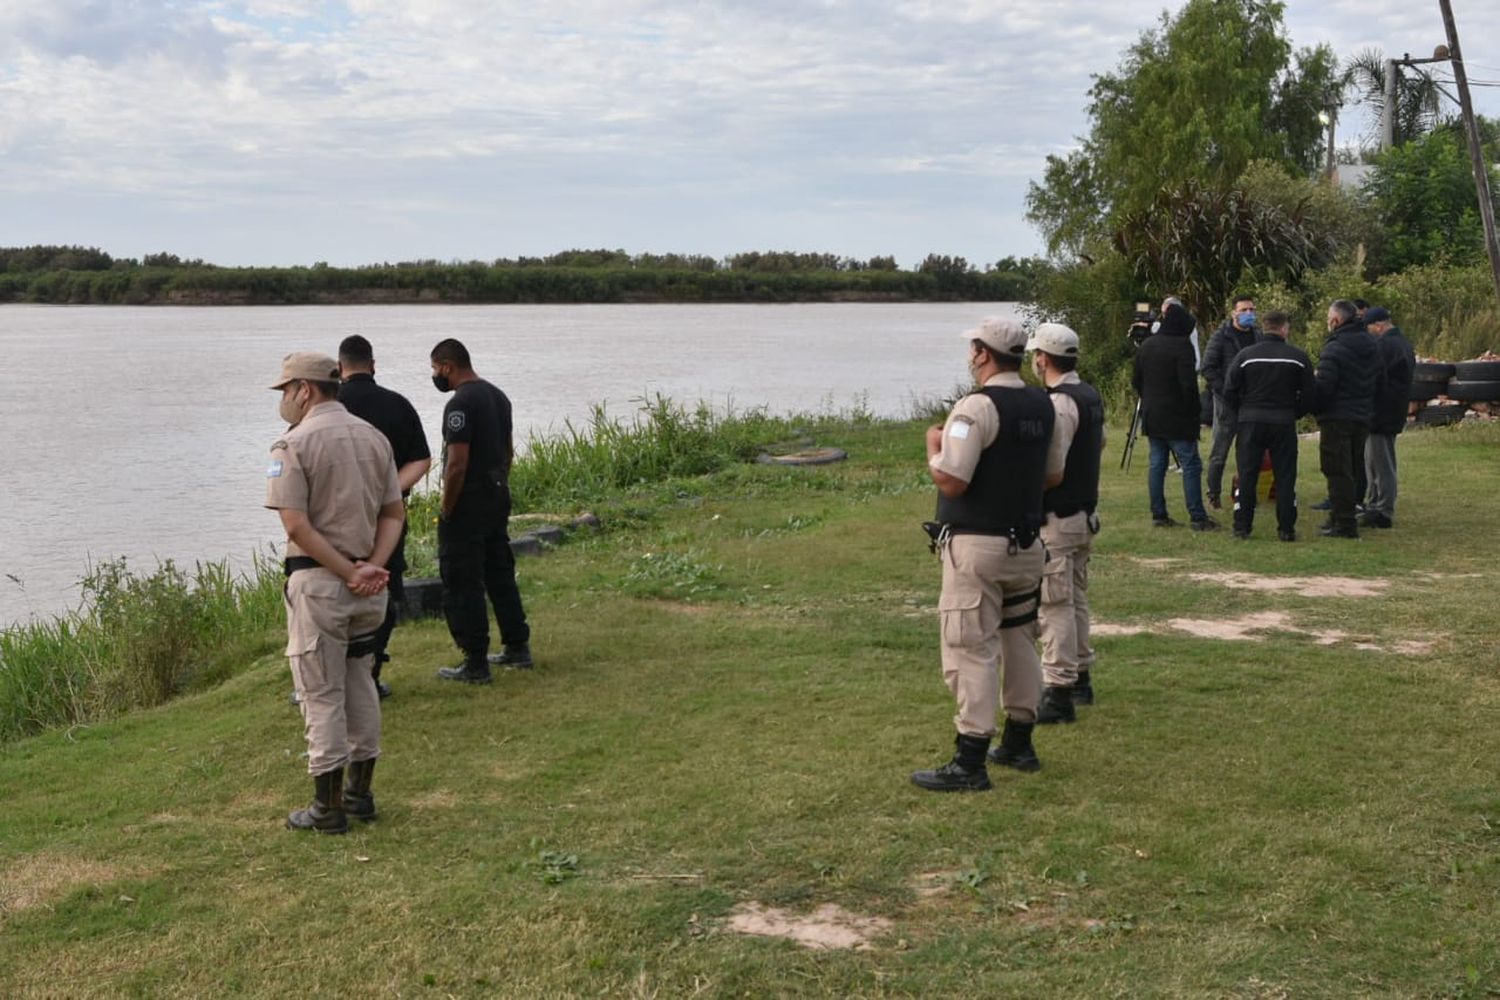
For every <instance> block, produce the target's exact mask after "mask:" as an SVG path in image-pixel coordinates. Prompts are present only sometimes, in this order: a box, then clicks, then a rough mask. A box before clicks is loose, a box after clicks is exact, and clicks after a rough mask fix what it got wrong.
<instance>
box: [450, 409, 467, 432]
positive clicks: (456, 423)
mask: <svg viewBox="0 0 1500 1000" xmlns="http://www.w3.org/2000/svg"><path fill="white" fill-rule="evenodd" d="M448 429H449V430H450V431H461V430H463V429H464V411H463V410H454V411H453V412H452V413H450V414H448Z"/></svg>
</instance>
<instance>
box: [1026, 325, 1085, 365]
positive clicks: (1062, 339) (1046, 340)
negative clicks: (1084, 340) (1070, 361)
mask: <svg viewBox="0 0 1500 1000" xmlns="http://www.w3.org/2000/svg"><path fill="white" fill-rule="evenodd" d="M1026 349H1027V350H1028V351H1042V352H1043V353H1045V354H1050V355H1052V356H1053V357H1058V358H1076V357H1078V334H1076V333H1074V332H1073V330H1072V328H1071V327H1066V326H1063V325H1062V324H1061V323H1043V324H1042V325H1041V326H1038V327H1037V328H1036V332H1035V333H1033V334H1032V335H1031V340H1030V341H1028V342H1027V344H1026Z"/></svg>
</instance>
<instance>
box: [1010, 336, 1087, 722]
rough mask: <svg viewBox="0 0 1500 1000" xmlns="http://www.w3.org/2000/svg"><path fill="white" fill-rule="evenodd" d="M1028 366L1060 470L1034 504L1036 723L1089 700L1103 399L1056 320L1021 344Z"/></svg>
mask: <svg viewBox="0 0 1500 1000" xmlns="http://www.w3.org/2000/svg"><path fill="white" fill-rule="evenodd" d="M1027 349H1028V350H1030V351H1031V370H1032V371H1033V372H1034V373H1035V374H1036V377H1037V378H1038V379H1040V380H1041V382H1042V384H1043V385H1045V386H1046V387H1047V392H1048V395H1049V397H1050V398H1051V400H1052V408H1053V409H1054V410H1055V411H1056V413H1057V420H1056V422H1055V424H1054V425H1053V429H1052V450H1053V452H1054V457H1053V459H1052V462H1050V463H1049V465H1053V464H1055V463H1056V461H1057V458H1056V456H1058V455H1060V456H1062V460H1063V471H1062V472H1060V473H1056V474H1049V475H1048V476H1047V489H1046V492H1045V493H1043V494H1042V509H1043V510H1044V511H1046V513H1047V522H1046V523H1045V524H1043V525H1042V541H1043V542H1044V543H1046V546H1047V570H1046V573H1045V574H1043V576H1042V605H1041V608H1040V618H1039V622H1038V624H1039V625H1040V627H1041V635H1042V682H1043V687H1042V703H1041V707H1040V708H1039V709H1038V710H1037V716H1036V721H1037V722H1038V723H1040V724H1042V725H1048V724H1050V723H1055V722H1073V721H1075V720H1076V719H1077V718H1078V713H1077V711H1076V710H1075V709H1074V707H1073V706H1074V705H1075V704H1077V705H1089V704H1092V703H1093V700H1094V688H1093V685H1092V683H1091V682H1090V679H1089V669H1090V667H1092V665H1093V662H1094V649H1093V647H1092V646H1090V645H1089V597H1088V593H1089V556H1090V555H1091V554H1092V552H1093V549H1094V535H1095V534H1097V533H1098V531H1099V517H1098V515H1097V514H1095V513H1094V511H1095V509H1096V508H1097V507H1098V505H1099V452H1100V450H1101V449H1102V448H1103V447H1104V403H1103V401H1102V400H1101V399H1100V398H1099V393H1098V392H1097V391H1095V389H1094V387H1093V386H1091V385H1088V384H1087V383H1085V382H1083V381H1082V380H1080V379H1079V377H1078V373H1077V371H1075V369H1076V368H1077V366H1078V334H1076V333H1074V332H1073V331H1072V330H1071V329H1069V328H1068V327H1066V326H1063V325H1062V324H1061V323H1043V324H1042V325H1041V326H1039V327H1037V328H1036V332H1035V333H1033V334H1032V336H1031V343H1030V344H1028V345H1027Z"/></svg>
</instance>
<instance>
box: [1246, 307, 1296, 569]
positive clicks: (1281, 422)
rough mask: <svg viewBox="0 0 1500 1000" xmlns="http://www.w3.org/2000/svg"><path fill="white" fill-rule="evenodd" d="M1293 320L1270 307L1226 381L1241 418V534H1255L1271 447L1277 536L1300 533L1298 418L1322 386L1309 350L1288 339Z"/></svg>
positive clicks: (1293, 536) (1292, 537)
mask: <svg viewBox="0 0 1500 1000" xmlns="http://www.w3.org/2000/svg"><path fill="white" fill-rule="evenodd" d="M1290 325H1291V318H1290V317H1289V316H1287V314H1286V313H1284V312H1273V313H1267V314H1266V320H1265V334H1264V336H1263V337H1262V339H1261V341H1260V342H1259V343H1257V344H1252V345H1251V346H1249V347H1247V348H1245V349H1244V350H1243V351H1241V352H1240V353H1239V354H1238V355H1237V356H1236V357H1235V359H1234V364H1233V365H1231V366H1230V368H1229V376H1228V378H1226V379H1225V382H1224V399H1225V401H1226V402H1228V404H1229V406H1230V407H1231V409H1232V410H1233V411H1234V412H1235V414H1236V415H1237V417H1238V420H1239V439H1238V442H1237V443H1236V444H1235V455H1236V457H1237V459H1238V461H1239V473H1240V492H1239V502H1238V503H1236V504H1235V507H1234V537H1236V538H1249V537H1250V528H1251V526H1252V525H1253V524H1254V523H1255V503H1256V500H1257V497H1256V493H1255V488H1256V485H1257V483H1258V481H1259V479H1260V465H1261V456H1262V455H1263V454H1265V453H1266V452H1267V451H1269V452H1270V453H1271V471H1272V474H1273V475H1275V477H1276V537H1278V538H1280V539H1281V540H1282V541H1283V542H1291V541H1295V540H1296V538H1297V535H1296V525H1297V499H1296V489H1297V418H1298V417H1300V416H1302V414H1304V413H1306V412H1307V411H1308V410H1310V409H1311V408H1312V405H1313V399H1314V395H1315V392H1316V390H1315V388H1314V382H1313V367H1312V362H1311V361H1310V360H1308V357H1307V354H1306V352H1304V351H1303V350H1301V349H1300V348H1297V347H1293V346H1292V345H1291V344H1288V343H1287V342H1286V335H1287V330H1288V328H1289V327H1290Z"/></svg>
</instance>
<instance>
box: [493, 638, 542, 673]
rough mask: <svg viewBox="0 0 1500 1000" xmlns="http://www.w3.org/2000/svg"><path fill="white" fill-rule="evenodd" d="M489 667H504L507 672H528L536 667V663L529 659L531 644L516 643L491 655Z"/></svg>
mask: <svg viewBox="0 0 1500 1000" xmlns="http://www.w3.org/2000/svg"><path fill="white" fill-rule="evenodd" d="M490 666H492V667H504V668H505V669H507V670H530V669H531V668H532V667H534V666H536V661H535V660H533V659H532V658H531V644H530V643H526V642H517V643H513V644H511V645H508V646H506V647H505V648H504V649H503V650H501V651H500V652H498V653H491V654H490Z"/></svg>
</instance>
